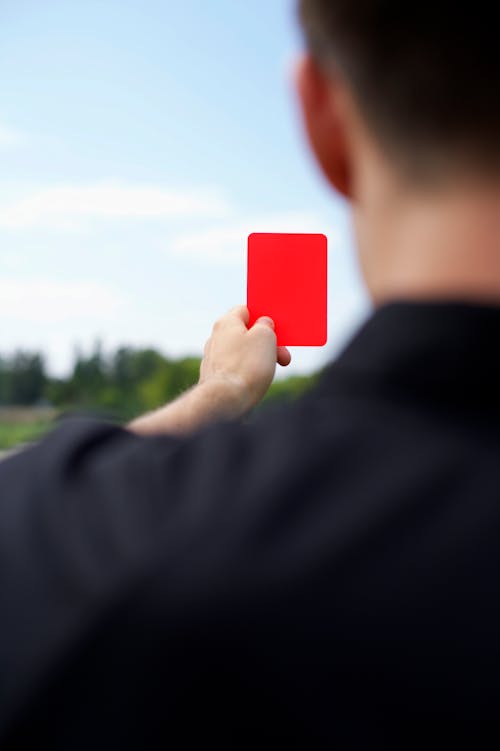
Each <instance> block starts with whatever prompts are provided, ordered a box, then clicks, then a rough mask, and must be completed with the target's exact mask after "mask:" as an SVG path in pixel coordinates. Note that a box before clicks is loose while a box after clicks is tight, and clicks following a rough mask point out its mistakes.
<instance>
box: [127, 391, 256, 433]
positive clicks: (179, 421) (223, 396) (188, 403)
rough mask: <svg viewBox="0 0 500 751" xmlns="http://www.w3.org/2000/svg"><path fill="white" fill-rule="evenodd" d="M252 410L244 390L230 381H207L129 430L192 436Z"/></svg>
mask: <svg viewBox="0 0 500 751" xmlns="http://www.w3.org/2000/svg"><path fill="white" fill-rule="evenodd" d="M247 410H248V406H247V405H246V404H245V403H244V401H243V399H242V395H241V390H239V389H237V388H236V387H235V386H234V387H233V385H232V384H231V383H230V382H225V381H222V380H220V381H219V380H213V381H206V382H204V383H201V384H198V385H197V386H193V388H191V389H189V391H186V392H185V393H184V394H182V395H181V396H180V397H179V398H178V399H176V400H175V401H173V402H171V403H170V404H166V405H165V406H164V407H160V408H159V409H157V410H155V411H154V412H150V413H148V414H146V415H142V416H141V417H138V418H137V419H135V420H133V422H131V423H130V424H129V425H128V426H127V427H128V429H129V430H131V431H133V432H135V433H139V434H140V435H154V434H159V433H189V432H192V431H194V430H196V429H197V428H200V427H201V426H202V425H205V424H207V423H210V422H213V421H215V420H218V419H223V418H226V419H233V418H237V417H241V416H242V415H243V414H245V412H246V411H247Z"/></svg>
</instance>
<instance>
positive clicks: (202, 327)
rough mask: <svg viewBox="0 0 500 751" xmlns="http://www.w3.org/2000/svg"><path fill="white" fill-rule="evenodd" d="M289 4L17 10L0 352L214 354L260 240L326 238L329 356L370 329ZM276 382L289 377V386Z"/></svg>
mask: <svg viewBox="0 0 500 751" xmlns="http://www.w3.org/2000/svg"><path fill="white" fill-rule="evenodd" d="M301 45H302V42H301V38H300V34H299V30H298V27H297V23H296V20H295V3H294V2H293V0H272V2H270V1H269V0H253V2H251V3H247V2H234V0H211V2H210V3H208V2H206V0H182V2H179V1H178V0H163V1H160V0H71V2H68V0H43V2H41V0H1V2H0V70H2V72H3V75H2V76H1V77H0V352H1V353H3V354H7V353H9V352H12V351H13V350H14V349H17V348H24V349H31V350H41V351H43V352H44V353H46V356H47V361H48V366H49V369H50V370H51V372H52V373H54V374H57V375H64V374H65V373H67V372H68V370H69V368H70V366H71V363H72V360H73V357H74V353H75V351H76V348H79V349H80V350H83V351H90V350H91V348H92V347H93V345H94V343H95V341H96V340H97V339H99V340H101V342H102V344H103V346H104V349H105V350H110V349H112V348H114V347H116V346H119V345H122V344H126V345H131V346H141V347H142V346H154V347H156V348H158V349H160V350H161V351H162V352H164V353H165V354H167V355H170V356H173V357H177V356H182V355H186V354H195V355H199V354H201V352H202V349H203V345H204V343H205V341H206V339H207V338H208V337H209V335H210V331H211V328H212V325H213V323H214V321H215V320H216V319H217V318H218V317H219V316H220V315H222V314H223V313H224V312H225V311H226V310H227V309H229V308H230V307H232V306H233V305H237V304H240V303H244V302H245V298H246V241H247V236H248V234H249V233H250V232H324V233H325V234H326V235H327V237H328V243H329V303H328V309H329V314H328V343H327V345H326V346H325V347H322V348H320V347H293V348H291V352H292V358H293V361H292V365H291V366H289V368H287V369H282V372H281V374H278V377H280V376H283V375H292V374H298V373H308V372H311V371H313V370H315V369H316V368H318V367H320V366H322V365H323V364H325V363H326V362H327V361H328V360H329V359H331V358H332V357H333V356H334V355H335V353H336V352H338V350H339V348H341V347H342V346H343V344H344V343H345V341H346V338H348V337H349V336H350V335H351V334H352V332H353V331H354V329H355V328H356V327H357V326H358V325H359V323H360V322H361V320H362V319H363V317H364V316H365V315H366V314H367V311H368V301H367V296H366V294H365V292H364V288H363V285H362V282H361V279H360V275H359V271H358V268H357V264H356V260H355V255H354V251H353V238H352V229H351V221H350V212H349V207H348V206H347V204H346V203H345V202H344V201H343V200H342V199H341V198H340V197H338V196H336V195H335V194H334V193H333V192H331V191H330V190H329V189H328V188H327V186H326V184H325V182H324V181H323V179H322V177H321V176H320V174H319V172H318V170H317V168H316V166H315V164H314V160H313V158H312V157H311V155H310V154H309V150H308V148H307V146H306V142H305V139H304V135H303V132H302V125H301V122H300V118H299V112H298V107H297V102H296V99H295V96H294V91H293V85H292V68H293V60H294V59H295V57H296V55H297V54H298V53H299V52H300V50H301ZM278 370H281V369H280V368H278Z"/></svg>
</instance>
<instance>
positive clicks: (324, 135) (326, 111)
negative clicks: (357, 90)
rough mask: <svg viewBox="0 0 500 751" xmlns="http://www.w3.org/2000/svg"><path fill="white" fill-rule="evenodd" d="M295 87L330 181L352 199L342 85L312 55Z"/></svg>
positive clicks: (304, 62) (298, 74)
mask: <svg viewBox="0 0 500 751" xmlns="http://www.w3.org/2000/svg"><path fill="white" fill-rule="evenodd" d="M295 86H296V89H297V94H298V97H299V102H300V106H301V109H302V116H303V119H304V125H305V129H306V132H307V136H308V138H309V142H310V144H311V147H312V150H313V152H314V155H315V156H316V159H317V161H318V163H319V165H320V167H321V170H322V172H323V174H324V175H325V177H326V178H327V180H328V182H329V183H330V184H331V185H332V186H333V187H334V188H335V190H337V191H339V192H340V193H341V194H342V195H343V196H345V197H346V198H351V164H350V158H349V149H348V143H347V139H346V128H347V123H346V122H345V118H344V117H343V115H344V109H343V107H342V103H343V98H342V84H341V83H340V81H339V82H338V83H337V82H336V81H335V79H334V78H333V77H331V76H326V75H325V73H323V71H322V70H321V68H320V67H319V66H318V65H317V63H316V62H315V61H314V60H313V59H312V57H311V56H310V55H305V56H304V57H302V58H301V59H300V60H299V61H298V63H297V65H296V69H295Z"/></svg>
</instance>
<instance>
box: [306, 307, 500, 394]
mask: <svg viewBox="0 0 500 751" xmlns="http://www.w3.org/2000/svg"><path fill="white" fill-rule="evenodd" d="M339 382H342V383H343V385H345V384H346V383H349V382H352V383H364V384H365V385H366V386H369V387H372V388H375V387H376V388H380V389H388V390H391V389H392V390H394V389H399V390H410V391H412V393H414V394H417V393H418V392H419V391H420V392H421V393H423V394H425V395H427V396H436V397H437V398H439V399H442V400H449V399H454V400H456V399H457V398H460V399H461V400H462V401H463V402H467V401H475V402H486V403H488V404H490V405H491V404H492V403H495V404H498V405H499V406H500V305H499V306H498V307H497V306H487V305H480V304H472V303H462V302H393V303H390V304H387V305H384V306H382V307H380V308H378V309H376V310H375V312H374V313H373V314H372V315H371V317H370V318H369V319H368V320H367V321H366V322H365V324H364V325H363V326H362V327H361V328H360V330H359V331H358V333H357V334H356V335H355V336H354V338H353V339H352V340H351V341H350V343H349V344H348V345H347V346H346V347H345V349H344V350H343V352H342V353H341V354H340V356H339V357H338V358H337V360H336V361H334V362H333V363H332V364H331V365H329V366H328V367H327V368H326V370H325V371H324V373H323V377H322V379H321V380H320V383H319V388H320V389H322V388H323V387H325V388H326V389H327V390H329V391H331V389H332V387H335V385H337V384H338V383H339Z"/></svg>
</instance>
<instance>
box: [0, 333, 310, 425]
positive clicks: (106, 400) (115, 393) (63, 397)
mask: <svg viewBox="0 0 500 751" xmlns="http://www.w3.org/2000/svg"><path fill="white" fill-rule="evenodd" d="M199 370H200V358H199V357H184V358H180V359H171V358H169V357H166V356H165V355H163V354H161V353H160V352H158V351H157V350H155V349H135V348H132V347H120V348H118V349H116V350H115V351H113V352H111V353H104V352H103V351H102V348H101V346H100V344H99V343H97V344H96V346H95V347H94V350H93V351H92V352H91V353H90V354H88V355H85V354H83V353H81V352H80V353H77V354H76V356H75V361H74V364H73V367H72V369H71V371H70V373H69V375H68V376H67V377H66V378H54V377H52V376H50V375H49V373H48V372H47V368H46V360H45V358H44V356H43V355H42V354H41V353H38V352H26V351H18V352H16V353H15V354H13V355H10V356H8V357H5V356H4V357H2V356H0V406H4V407H7V406H31V407H37V406H44V405H52V406H54V407H55V408H57V409H58V410H61V411H75V410H76V411H91V412H95V413H99V414H101V415H106V416H109V417H110V418H116V419H118V420H128V419H130V418H132V417H134V416H135V415H138V414H140V413H141V412H145V411H148V410H151V409H154V408H156V407H158V406H159V405H161V404H165V403H166V402H169V401H171V400H172V399H175V398H176V397H177V396H179V394H181V393H182V392H183V391H185V390H186V389H188V388H189V387H190V386H192V385H194V384H195V383H196V382H197V380H198V376H199ZM318 375H319V374H315V375H312V376H292V377H289V378H287V379H283V380H280V381H275V382H274V383H273V385H272V386H271V389H270V391H269V394H268V396H267V399H270V400H276V399H291V398H294V397H296V396H298V395H300V394H301V393H302V392H303V391H305V390H306V389H307V388H309V387H310V386H311V385H312V384H313V383H314V381H315V380H316V378H317V377H318Z"/></svg>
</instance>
